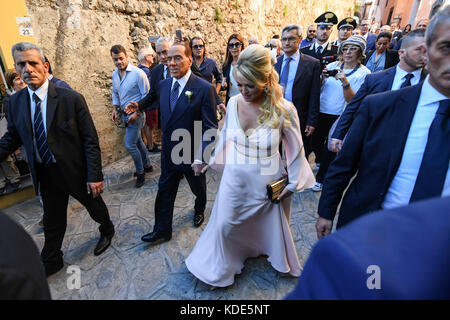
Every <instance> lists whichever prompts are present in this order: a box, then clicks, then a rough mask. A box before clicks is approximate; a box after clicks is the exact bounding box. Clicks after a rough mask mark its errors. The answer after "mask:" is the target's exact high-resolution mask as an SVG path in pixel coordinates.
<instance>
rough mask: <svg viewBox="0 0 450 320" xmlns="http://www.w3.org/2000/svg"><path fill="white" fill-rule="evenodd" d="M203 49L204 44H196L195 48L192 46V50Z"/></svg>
mask: <svg viewBox="0 0 450 320" xmlns="http://www.w3.org/2000/svg"><path fill="white" fill-rule="evenodd" d="M204 47H205V45H204V44H196V45H195V46H192V48H194V49H203V48H204Z"/></svg>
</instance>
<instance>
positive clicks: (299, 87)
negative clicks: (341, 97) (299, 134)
mask: <svg viewBox="0 0 450 320" xmlns="http://www.w3.org/2000/svg"><path fill="white" fill-rule="evenodd" d="M283 59H284V55H282V56H280V57H278V59H277V63H276V64H275V66H274V67H275V70H276V71H277V72H278V74H280V75H281V68H282V64H283ZM320 72H321V71H320V62H319V60H317V59H315V58H312V57H310V56H308V55H305V54H300V62H299V64H298V68H297V73H296V74H295V80H294V85H293V87H292V103H293V104H294V106H295V108H296V109H297V113H298V117H299V119H300V125H301V127H302V131H304V128H305V126H306V125H308V126H312V127H316V126H317V120H318V117H319V113H320Z"/></svg>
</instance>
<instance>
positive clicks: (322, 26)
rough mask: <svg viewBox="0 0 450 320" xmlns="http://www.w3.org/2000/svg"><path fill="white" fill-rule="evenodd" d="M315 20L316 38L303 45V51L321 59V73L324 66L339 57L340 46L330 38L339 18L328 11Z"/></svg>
mask: <svg viewBox="0 0 450 320" xmlns="http://www.w3.org/2000/svg"><path fill="white" fill-rule="evenodd" d="M314 22H315V23H316V24H317V31H316V39H315V40H314V43H313V44H312V45H310V46H307V47H303V48H302V49H301V53H304V54H306V55H308V56H311V57H313V58H316V59H318V60H319V61H320V73H322V70H323V68H325V66H326V65H327V64H328V63H331V62H333V61H335V60H336V58H337V52H338V46H336V45H334V44H332V43H331V42H329V41H328V40H329V39H330V36H331V32H332V28H333V26H334V25H336V24H337V23H338V18H337V17H336V15H335V14H334V13H333V12H331V11H327V12H324V13H322V14H321V15H320V16H319V17H317V18H316V20H314ZM300 35H301V34H300Z"/></svg>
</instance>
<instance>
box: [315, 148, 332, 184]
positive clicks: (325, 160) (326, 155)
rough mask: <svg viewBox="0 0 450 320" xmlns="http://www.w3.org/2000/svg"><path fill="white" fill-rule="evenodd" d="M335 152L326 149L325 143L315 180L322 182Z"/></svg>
mask: <svg viewBox="0 0 450 320" xmlns="http://www.w3.org/2000/svg"><path fill="white" fill-rule="evenodd" d="M336 155H337V153H335V152H332V151H330V150H328V148H327V145H325V146H324V148H323V150H322V162H321V163H320V167H319V171H318V172H317V174H316V181H317V182H319V183H323V181H324V180H325V176H326V174H327V171H328V167H329V166H330V164H331V162H333V160H334V159H335V158H336Z"/></svg>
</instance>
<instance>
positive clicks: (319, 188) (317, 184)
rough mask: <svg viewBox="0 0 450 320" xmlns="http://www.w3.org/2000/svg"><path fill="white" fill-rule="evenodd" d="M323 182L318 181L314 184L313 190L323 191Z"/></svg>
mask: <svg viewBox="0 0 450 320" xmlns="http://www.w3.org/2000/svg"><path fill="white" fill-rule="evenodd" d="M322 186H323V185H322V184H321V183H319V182H316V184H315V185H314V187H312V191H314V192H319V191H322Z"/></svg>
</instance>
